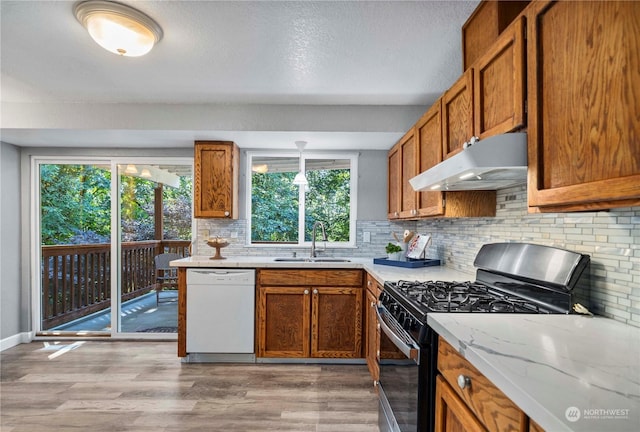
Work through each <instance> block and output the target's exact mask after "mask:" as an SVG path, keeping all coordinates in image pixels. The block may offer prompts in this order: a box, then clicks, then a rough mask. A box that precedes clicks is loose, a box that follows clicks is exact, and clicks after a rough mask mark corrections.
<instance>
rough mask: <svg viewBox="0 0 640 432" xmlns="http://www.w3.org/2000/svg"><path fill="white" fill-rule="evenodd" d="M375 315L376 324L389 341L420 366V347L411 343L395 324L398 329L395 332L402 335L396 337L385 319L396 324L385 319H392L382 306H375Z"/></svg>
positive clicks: (409, 338)
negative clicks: (376, 317) (376, 318)
mask: <svg viewBox="0 0 640 432" xmlns="http://www.w3.org/2000/svg"><path fill="white" fill-rule="evenodd" d="M376 315H377V316H378V323H379V324H380V328H381V329H382V331H383V332H384V334H386V335H387V336H388V337H389V339H391V342H393V344H394V345H395V346H396V347H398V349H399V350H400V351H401V352H402V354H404V355H405V356H407V357H408V358H410V359H411V360H413V361H415V362H416V363H418V364H420V347H419V346H418V345H417V344H416V343H415V342H411V341H412V339H411V337H410V336H409V335H408V334H407V333H406V332H405V331H404V330H403V329H402V328H401V327H400V326H399V325H398V324H396V326H397V327H398V328H397V329H396V331H397V332H402V333H404V334H402V333H401V334H402V336H398V335H397V334H396V331H394V330H393V329H392V328H391V327H390V326H389V324H388V323H387V319H389V320H391V322H394V323H396V321H395V320H394V319H393V318H387V317H392V315H391V314H390V313H389V311H387V309H386V308H385V307H384V306H377V307H376ZM385 318H386V319H385ZM403 336H404V337H403Z"/></svg>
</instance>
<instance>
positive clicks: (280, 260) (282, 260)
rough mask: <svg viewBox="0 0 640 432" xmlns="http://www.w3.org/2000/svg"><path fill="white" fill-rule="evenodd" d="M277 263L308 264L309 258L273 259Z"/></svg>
mask: <svg viewBox="0 0 640 432" xmlns="http://www.w3.org/2000/svg"><path fill="white" fill-rule="evenodd" d="M273 260H274V261H278V262H309V258H274V259H273Z"/></svg>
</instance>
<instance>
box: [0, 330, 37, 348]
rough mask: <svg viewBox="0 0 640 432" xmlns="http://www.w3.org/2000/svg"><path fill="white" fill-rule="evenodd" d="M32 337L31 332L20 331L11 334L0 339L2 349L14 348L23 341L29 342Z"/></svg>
mask: <svg viewBox="0 0 640 432" xmlns="http://www.w3.org/2000/svg"><path fill="white" fill-rule="evenodd" d="M32 339H33V338H32V334H31V332H24V333H18V334H15V335H13V336H9V337H8V338H4V339H2V340H0V351H4V350H6V349H9V348H13V347H14V346H16V345H20V344H22V343H29V342H31V340H32Z"/></svg>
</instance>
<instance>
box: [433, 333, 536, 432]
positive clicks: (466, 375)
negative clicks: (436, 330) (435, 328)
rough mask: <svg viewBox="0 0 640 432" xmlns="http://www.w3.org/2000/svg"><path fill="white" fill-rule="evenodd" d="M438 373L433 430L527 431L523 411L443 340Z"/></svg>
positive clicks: (439, 354) (526, 421)
mask: <svg viewBox="0 0 640 432" xmlns="http://www.w3.org/2000/svg"><path fill="white" fill-rule="evenodd" d="M438 371H439V372H440V375H438V381H436V382H437V384H436V385H437V387H436V431H453V430H467V431H472V430H478V431H484V430H487V431H495V432H505V431H514V432H515V431H525V430H526V429H527V427H528V424H529V423H528V422H529V419H528V418H527V416H526V415H525V414H524V412H523V411H522V410H521V409H520V408H518V406H516V405H515V404H514V403H513V402H512V401H511V400H510V399H509V398H508V397H507V396H505V395H504V393H502V392H501V391H500V390H499V389H498V388H497V387H496V386H495V385H494V384H493V383H492V382H491V381H489V380H488V379H487V378H486V377H485V376H484V375H482V374H481V373H480V371H478V370H477V369H476V368H475V367H474V366H473V365H472V364H471V363H469V362H468V361H467V359H465V358H464V357H462V356H461V355H460V354H459V353H458V352H457V351H456V350H455V349H454V348H453V347H452V346H451V345H449V344H448V343H447V342H446V341H445V340H444V339H442V338H440V340H439V342H438ZM438 389H439V390H438ZM438 391H439V393H438ZM459 425H462V426H464V427H462V428H458V426H459Z"/></svg>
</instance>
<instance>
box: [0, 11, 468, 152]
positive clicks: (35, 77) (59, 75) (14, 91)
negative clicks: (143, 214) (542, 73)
mask: <svg viewBox="0 0 640 432" xmlns="http://www.w3.org/2000/svg"><path fill="white" fill-rule="evenodd" d="M123 3H128V4H131V5H133V6H135V7H136V8H138V9H140V10H141V11H143V12H145V13H147V14H148V15H150V16H151V17H153V19H155V20H156V21H157V22H158V23H159V24H160V26H161V27H162V28H163V30H164V38H163V39H162V41H161V42H160V43H159V44H158V45H157V46H156V47H155V48H154V49H153V51H152V52H151V53H150V54H148V55H147V56H144V57H140V58H126V57H118V56H116V55H114V54H111V53H109V52H107V51H105V50H103V49H101V48H100V47H99V46H98V45H96V44H95V43H94V42H93V41H92V40H91V38H90V37H89V35H88V34H87V33H86V31H85V30H84V28H83V27H82V26H81V25H80V24H79V23H78V22H77V21H76V19H75V17H74V15H73V12H72V9H73V4H74V3H73V2H69V1H8V0H2V1H1V2H0V8H1V9H0V17H1V27H0V30H1V53H0V56H1V57H0V67H1V72H2V76H1V90H2V93H1V101H2V109H3V112H2V114H3V118H4V119H5V120H2V124H1V126H2V140H3V141H6V142H11V143H13V144H16V145H23V146H34V145H39V146H47V145H67V146H83V145H86V146H101V145H103V142H104V141H105V140H110V141H109V142H110V143H111V144H113V145H117V146H122V147H136V146H140V145H141V144H142V143H151V142H153V141H154V138H155V137H157V138H160V134H163V135H164V137H165V139H166V137H167V136H168V137H172V136H175V137H176V139H175V140H174V141H171V140H169V141H168V142H167V143H166V146H172V145H173V146H182V145H184V143H185V142H186V143H188V142H189V140H192V139H194V138H197V139H223V138H225V137H236V140H237V137H238V134H239V132H242V134H241V135H242V136H251V137H252V139H253V141H245V142H243V141H242V138H240V141H238V143H239V145H240V146H241V147H268V146H272V144H270V141H269V139H268V137H266V136H265V137H263V138H264V140H261V139H260V138H259V137H258V136H259V135H260V134H261V133H262V132H265V131H268V132H270V133H271V134H274V133H275V134H278V133H281V134H283V135H282V137H281V138H280V139H284V140H285V141H286V142H287V144H286V145H289V146H292V144H291V143H292V142H293V139H296V138H295V137H296V136H302V135H303V134H304V133H308V134H309V135H310V136H312V137H313V136H314V133H315V134H319V135H318V136H317V138H318V139H322V140H324V141H326V145H323V146H324V147H327V148H329V147H331V141H332V136H335V138H337V139H339V140H342V141H341V142H342V143H341V144H340V145H338V144H336V143H335V142H334V143H333V146H334V147H340V148H389V147H390V146H391V145H392V144H393V141H394V140H395V139H396V138H397V136H399V134H400V133H401V132H402V127H406V126H407V125H410V124H411V123H412V122H413V121H415V119H416V118H414V117H415V113H416V112H419V109H421V108H424V107H425V106H426V105H428V104H430V103H432V102H433V101H434V100H435V99H436V98H437V97H438V96H439V95H440V94H441V93H442V92H443V91H444V90H445V89H446V88H448V87H449V86H450V85H451V84H452V83H453V82H454V81H455V79H457V77H458V76H459V75H460V74H461V72H462V71H461V39H460V34H461V32H460V28H461V26H462V24H463V23H464V21H465V20H466V19H467V17H468V16H469V15H470V14H471V12H472V11H473V9H474V8H475V7H476V5H477V3H478V2H477V1H471V2H455V1H449V2H435V1H413V2H399V1H372V2H364V1H340V2H329V1H318V2H311V1H291V2H280V1H260V2H248V1H230V2H220V1H171V0H162V1H160V0H158V1H125V2H123ZM124 105H126V106H127V107H128V108H129V109H131V112H133V113H134V114H129V115H128V119H129V123H127V122H126V121H125V119H122V118H119V114H120V115H121V113H122V109H121V108H122V107H123V106H124ZM221 106H222V107H224V106H229V107H232V108H233V109H234V110H236V111H237V115H236V116H234V115H232V114H228V115H227V116H222V117H220V116H215V115H214V116H213V119H214V120H215V121H213V120H212V122H211V123H213V124H212V126H211V127H208V125H209V123H208V122H207V121H206V118H199V117H198V116H197V115H192V114H189V113H190V112H191V111H189V110H191V109H193V107H196V108H197V107H202V108H203V111H204V112H207V110H214V111H215V109H219V107H221ZM244 106H250V107H253V108H252V109H253V111H252V112H251V115H250V116H248V115H247V114H246V111H245V110H244V109H238V107H244ZM278 106H287V107H294V108H292V109H291V111H290V114H289V117H287V118H290V119H291V121H290V122H287V121H286V119H282V118H279V117H278V113H282V109H281V108H278ZM335 106H344V107H349V110H347V111H345V115H347V116H349V115H350V114H353V122H354V124H352V125H349V126H348V127H346V126H344V125H343V124H342V123H341V122H340V121H333V120H331V119H328V118H327V116H324V115H323V114H324V112H325V111H326V112H330V111H327V110H332V109H334V108H335ZM406 106H410V107H416V108H415V109H410V110H405V111H399V110H398V108H399V107H406ZM185 107H188V108H189V109H188V110H185V109H184V108H185ZM213 107H215V109H214V108H213ZM255 107H261V109H260V110H259V109H257V108H255ZM295 107H299V109H296V108H295ZM310 107H314V108H313V110H311V108H310ZM373 108H376V109H379V110H378V114H377V115H378V116H380V117H385V113H386V112H388V113H390V118H391V120H389V124H387V125H380V121H379V120H376V118H375V117H371V119H370V120H369V122H367V121H366V118H367V117H368V116H367V115H366V114H363V109H368V110H370V109H373ZM159 109H161V110H163V111H164V112H166V113H170V114H167V116H168V117H170V120H169V121H167V122H166V123H167V124H166V127H162V125H158V124H155V123H154V121H153V119H154V118H157V117H158V116H157V112H158V110H159ZM385 110H386V111H385ZM215 112H218V111H215ZM274 113H275V114H274ZM311 113H314V114H318V115H317V118H316V119H315V121H316V122H317V125H318V126H317V127H316V126H315V124H314V123H313V121H311V120H310V119H308V118H305V117H304V116H305V115H306V116H310V115H311ZM5 114H6V115H5ZM262 114H264V116H263V117H269V115H271V116H273V117H274V119H273V120H271V123H270V124H268V125H263V124H261V123H260V121H259V120H258V119H259V118H261V116H262ZM243 115H244V117H242V116H243ZM251 116H253V117H251ZM394 116H397V118H396V117H394ZM280 117H282V116H280ZM405 117H406V118H405ZM249 118H250V119H251V120H247V119H249ZM74 119H76V120H75V123H74ZM134 120H135V124H134V125H132V124H131V123H134ZM358 122H361V124H358ZM127 130H134V131H135V133H131V134H130V135H129V136H127ZM110 131H111V132H110ZM113 131H117V133H114V132H113ZM350 134H351V136H350ZM372 134H379V135H376V136H374V135H372ZM256 137H258V138H256ZM289 139H291V141H289ZM378 141H380V143H378ZM367 142H368V143H369V144H367ZM65 143H66V144H65ZM372 143H375V145H374V144H372ZM310 147H311V148H313V144H310Z"/></svg>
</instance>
